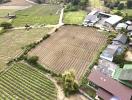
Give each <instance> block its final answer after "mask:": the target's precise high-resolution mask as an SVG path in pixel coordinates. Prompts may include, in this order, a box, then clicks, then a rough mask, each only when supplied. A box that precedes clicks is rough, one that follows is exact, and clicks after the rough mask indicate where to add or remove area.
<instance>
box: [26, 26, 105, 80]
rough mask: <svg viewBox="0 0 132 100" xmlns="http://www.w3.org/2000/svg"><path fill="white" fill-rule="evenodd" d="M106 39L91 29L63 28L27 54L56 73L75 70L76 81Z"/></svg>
mask: <svg viewBox="0 0 132 100" xmlns="http://www.w3.org/2000/svg"><path fill="white" fill-rule="evenodd" d="M105 42H106V37H105V36H104V35H102V34H101V33H98V32H97V30H96V29H93V28H82V27H75V26H64V27H62V28H61V29H59V31H57V32H56V33H54V34H53V36H51V37H50V38H49V39H47V40H46V41H44V42H43V43H42V44H40V45H39V46H38V47H37V48H36V49H34V50H33V51H32V52H30V53H29V54H31V55H37V56H39V59H40V62H41V63H42V64H44V65H46V66H47V67H48V68H49V69H51V70H52V71H54V72H56V73H58V72H59V73H63V72H64V71H66V70H69V69H73V70H75V74H76V78H77V79H78V80H80V79H81V77H82V76H83V75H84V73H85V71H86V69H87V67H88V65H89V64H90V63H91V62H92V60H93V58H94V56H95V55H96V54H97V52H98V51H99V49H100V48H101V46H102V45H104V44H105Z"/></svg>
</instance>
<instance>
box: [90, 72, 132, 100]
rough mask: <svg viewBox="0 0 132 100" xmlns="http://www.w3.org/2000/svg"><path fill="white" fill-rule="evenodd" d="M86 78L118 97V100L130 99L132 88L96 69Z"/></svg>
mask: <svg viewBox="0 0 132 100" xmlns="http://www.w3.org/2000/svg"><path fill="white" fill-rule="evenodd" d="M88 79H89V80H90V81H91V82H93V83H94V84H96V85H98V86H99V87H101V88H103V89H105V90H106V91H108V92H109V93H111V94H112V95H113V96H116V97H118V98H119V99H120V100H130V98H131V96H132V89H130V88H128V87H126V86H125V85H123V84H121V83H119V82H118V81H116V80H114V79H112V78H110V77H107V76H106V75H104V74H102V73H101V72H99V71H97V70H93V71H92V72H91V74H90V75H89V77H88Z"/></svg>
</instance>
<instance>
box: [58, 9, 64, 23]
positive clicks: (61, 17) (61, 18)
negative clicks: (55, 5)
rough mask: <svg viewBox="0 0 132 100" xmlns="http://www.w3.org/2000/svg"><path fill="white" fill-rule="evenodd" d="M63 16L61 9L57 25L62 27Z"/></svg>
mask: <svg viewBox="0 0 132 100" xmlns="http://www.w3.org/2000/svg"><path fill="white" fill-rule="evenodd" d="M63 15H64V8H62V10H61V13H60V19H59V25H63V24H64V23H63Z"/></svg>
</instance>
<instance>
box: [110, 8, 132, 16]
mask: <svg viewBox="0 0 132 100" xmlns="http://www.w3.org/2000/svg"><path fill="white" fill-rule="evenodd" d="M117 11H118V10H117V9H114V10H112V11H111V13H112V14H113V13H115V12H117ZM119 11H120V12H121V13H122V14H123V16H126V13H127V14H128V16H132V9H123V10H119Z"/></svg>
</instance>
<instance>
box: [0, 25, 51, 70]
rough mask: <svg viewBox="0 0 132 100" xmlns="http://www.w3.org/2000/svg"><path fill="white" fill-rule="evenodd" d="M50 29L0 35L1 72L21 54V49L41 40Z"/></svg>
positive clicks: (10, 32) (13, 31)
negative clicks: (12, 59)
mask: <svg viewBox="0 0 132 100" xmlns="http://www.w3.org/2000/svg"><path fill="white" fill-rule="evenodd" d="M49 31H50V28H42V29H31V30H29V31H26V30H10V31H8V32H6V33H4V34H2V35H0V70H1V69H3V68H5V64H6V63H7V61H8V60H10V59H11V58H14V57H16V56H17V55H19V54H21V52H22V49H21V47H23V46H25V45H27V44H30V43H32V42H35V41H37V40H40V39H41V38H42V37H43V36H44V35H45V34H47V33H48V32H49Z"/></svg>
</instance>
